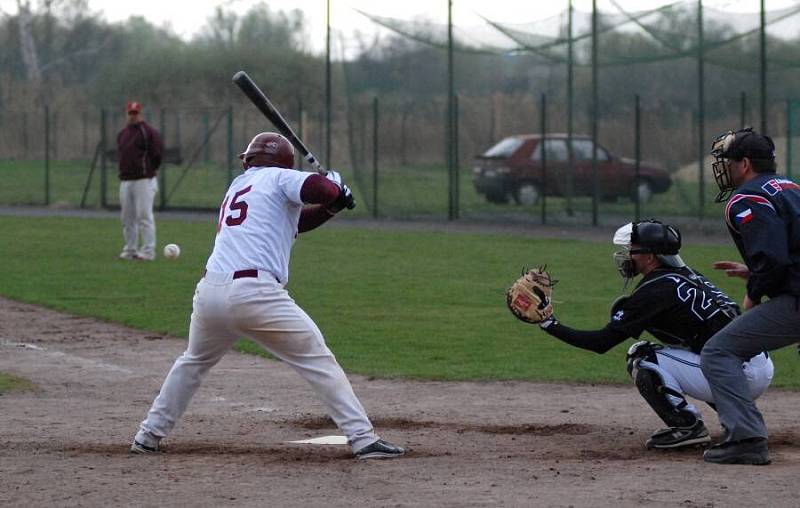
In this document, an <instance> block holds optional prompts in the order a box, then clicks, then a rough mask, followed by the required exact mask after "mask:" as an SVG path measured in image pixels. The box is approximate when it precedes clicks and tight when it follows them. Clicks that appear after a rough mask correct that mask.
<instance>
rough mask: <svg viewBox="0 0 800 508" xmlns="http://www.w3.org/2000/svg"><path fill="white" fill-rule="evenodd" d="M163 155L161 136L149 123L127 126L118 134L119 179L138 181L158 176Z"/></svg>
mask: <svg viewBox="0 0 800 508" xmlns="http://www.w3.org/2000/svg"><path fill="white" fill-rule="evenodd" d="M163 153H164V145H163V143H162V142H161V135H160V134H159V133H158V131H157V130H155V128H153V127H151V126H150V125H149V124H148V123H147V122H139V123H136V124H133V125H127V126H125V128H124V129H122V130H121V131H120V132H119V134H117V156H118V157H119V179H120V180H138V179H140V178H151V177H154V176H156V173H158V168H159V167H160V166H161V157H162V154H163Z"/></svg>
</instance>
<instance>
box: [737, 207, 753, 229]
mask: <svg viewBox="0 0 800 508" xmlns="http://www.w3.org/2000/svg"><path fill="white" fill-rule="evenodd" d="M751 220H753V211H752V210H750V209H749V208H748V209H747V210H745V211H743V212H742V213H737V214H736V224H740V225H741V224H747V223H748V222H750V221H751Z"/></svg>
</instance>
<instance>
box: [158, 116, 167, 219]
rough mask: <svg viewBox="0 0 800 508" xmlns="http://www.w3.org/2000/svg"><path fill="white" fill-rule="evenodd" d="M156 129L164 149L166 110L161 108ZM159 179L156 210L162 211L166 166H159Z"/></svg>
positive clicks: (164, 202)
mask: <svg viewBox="0 0 800 508" xmlns="http://www.w3.org/2000/svg"><path fill="white" fill-rule="evenodd" d="M158 127H159V130H160V131H161V141H162V143H163V144H164V149H166V147H167V132H166V131H167V115H166V110H165V109H164V108H161V109H160V110H159V118H158ZM159 176H160V177H161V178H159V180H160V187H161V190H160V191H159V193H158V195H159V196H158V198H159V205H158V209H159V210H163V209H165V208H166V207H167V165H166V164H162V165H161V171H159Z"/></svg>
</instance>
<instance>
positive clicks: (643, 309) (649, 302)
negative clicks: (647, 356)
mask: <svg viewBox="0 0 800 508" xmlns="http://www.w3.org/2000/svg"><path fill="white" fill-rule="evenodd" d="M658 286H659V284H654V285H652V286H648V287H642V288H640V289H639V290H637V291H635V292H634V293H633V294H631V296H630V297H627V298H625V299H624V300H622V301H620V303H619V305H616V306H615V308H614V309H613V311H612V312H613V313H612V315H611V320H610V321H609V322H608V325H607V327H608V328H610V329H612V330H616V331H618V332H621V333H624V334H625V335H627V336H628V337H639V336H640V335H641V334H642V332H643V331H644V330H645V329H646V328H647V325H648V324H650V323H652V322H653V320H654V318H655V317H656V316H657V315H658V314H659V313H661V312H662V309H664V303H663V302H664V298H665V297H667V298H671V295H663V294H662V292H661V291H659V289H660V288H659V287H658Z"/></svg>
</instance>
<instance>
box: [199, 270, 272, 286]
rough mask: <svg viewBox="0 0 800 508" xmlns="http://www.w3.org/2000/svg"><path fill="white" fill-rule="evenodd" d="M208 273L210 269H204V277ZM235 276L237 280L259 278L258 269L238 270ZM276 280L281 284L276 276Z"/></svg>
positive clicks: (234, 273)
mask: <svg viewBox="0 0 800 508" xmlns="http://www.w3.org/2000/svg"><path fill="white" fill-rule="evenodd" d="M207 273H208V270H203V277H205V276H206V274H207ZM233 278H234V280H236V279H257V278H258V270H237V271H235V272H233ZM275 282H277V283H279V284H280V282H281V281H279V280H278V278H277V277H275Z"/></svg>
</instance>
